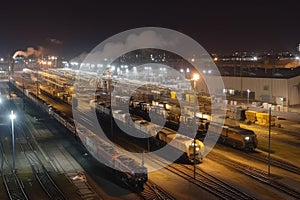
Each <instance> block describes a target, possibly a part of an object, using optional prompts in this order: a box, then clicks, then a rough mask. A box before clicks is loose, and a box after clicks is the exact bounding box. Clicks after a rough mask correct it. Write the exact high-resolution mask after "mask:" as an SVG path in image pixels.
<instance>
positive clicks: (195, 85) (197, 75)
mask: <svg viewBox="0 0 300 200" xmlns="http://www.w3.org/2000/svg"><path fill="white" fill-rule="evenodd" d="M199 78H200V77H199V74H194V75H193V78H192V80H193V81H194V91H195V95H196V88H197V81H198V80H199ZM195 99H196V98H195ZM194 120H195V122H196V105H195V102H194ZM193 147H194V179H196V139H195V137H194V140H193Z"/></svg>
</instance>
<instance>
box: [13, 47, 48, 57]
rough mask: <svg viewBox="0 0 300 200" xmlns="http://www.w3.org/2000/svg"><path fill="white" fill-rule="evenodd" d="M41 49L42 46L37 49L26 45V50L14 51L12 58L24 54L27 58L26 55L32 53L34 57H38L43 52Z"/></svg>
mask: <svg viewBox="0 0 300 200" xmlns="http://www.w3.org/2000/svg"><path fill="white" fill-rule="evenodd" d="M43 50H44V48H43V47H38V49H34V48H33V47H28V48H27V50H26V51H16V52H15V53H14V55H13V59H16V57H17V56H24V57H25V58H27V57H28V56H31V55H34V56H35V57H39V56H40V55H41V54H42V53H43Z"/></svg>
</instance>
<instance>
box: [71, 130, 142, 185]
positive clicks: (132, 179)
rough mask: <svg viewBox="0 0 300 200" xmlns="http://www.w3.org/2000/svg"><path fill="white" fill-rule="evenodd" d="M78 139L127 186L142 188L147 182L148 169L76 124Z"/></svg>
mask: <svg viewBox="0 0 300 200" xmlns="http://www.w3.org/2000/svg"><path fill="white" fill-rule="evenodd" d="M76 125H77V126H76V130H77V134H78V137H79V138H80V140H81V141H82V143H83V144H84V145H85V147H86V148H87V150H88V151H89V152H90V153H91V154H92V155H93V156H94V157H95V158H97V159H100V160H101V162H105V164H106V165H107V166H109V167H111V168H112V169H116V171H115V172H117V175H118V176H119V177H120V178H121V180H122V181H124V182H125V183H126V184H129V185H130V186H131V187H134V188H142V187H143V184H144V183H146V182H147V179H148V172H147V168H146V167H144V166H142V165H140V164H139V163H138V162H136V161H135V160H134V159H133V158H130V157H129V156H127V155H125V154H124V153H122V152H120V151H119V150H116V149H115V148H114V147H113V145H111V144H110V143H109V142H107V141H104V140H103V139H100V137H98V136H97V135H95V134H94V133H92V132H91V131H90V130H88V129H87V128H85V127H84V126H82V125H80V124H76Z"/></svg>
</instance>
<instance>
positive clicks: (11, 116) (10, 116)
mask: <svg viewBox="0 0 300 200" xmlns="http://www.w3.org/2000/svg"><path fill="white" fill-rule="evenodd" d="M9 118H10V119H11V120H14V119H16V115H15V114H14V111H11V112H10V115H9Z"/></svg>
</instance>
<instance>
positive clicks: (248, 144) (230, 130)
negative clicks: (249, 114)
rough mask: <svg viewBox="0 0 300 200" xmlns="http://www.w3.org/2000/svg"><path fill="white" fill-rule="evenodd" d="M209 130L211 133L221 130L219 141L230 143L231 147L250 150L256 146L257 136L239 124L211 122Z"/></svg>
mask: <svg viewBox="0 0 300 200" xmlns="http://www.w3.org/2000/svg"><path fill="white" fill-rule="evenodd" d="M220 129H221V130H220ZM209 131H211V132H213V133H217V132H220V131H221V134H220V137H219V142H220V143H222V144H227V145H230V146H232V147H233V148H237V149H241V150H250V151H253V150H254V149H255V148H257V144H258V140H257V136H256V134H255V133H254V131H252V130H248V129H245V128H241V127H239V126H224V125H222V124H220V123H215V122H211V123H210V124H209Z"/></svg>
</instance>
